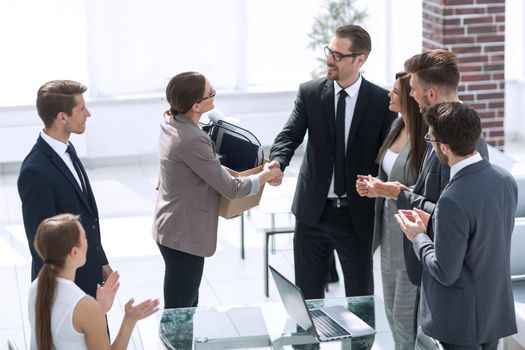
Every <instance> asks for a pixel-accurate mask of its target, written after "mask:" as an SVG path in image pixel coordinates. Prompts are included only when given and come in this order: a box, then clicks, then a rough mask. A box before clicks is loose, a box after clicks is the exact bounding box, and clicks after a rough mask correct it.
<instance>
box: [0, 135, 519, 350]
mask: <svg viewBox="0 0 525 350" xmlns="http://www.w3.org/2000/svg"><path fill="white" fill-rule="evenodd" d="M508 149H509V150H510V151H511V153H510V154H511V155H513V154H515V155H517V156H518V157H520V158H521V161H522V162H523V163H525V146H524V145H523V144H512V145H510V146H509V147H508ZM297 164H298V163H297V160H296V161H295V162H294V163H293V164H292V166H291V167H290V168H289V169H288V170H287V173H286V178H287V181H288V184H287V185H285V186H283V187H282V188H272V187H270V186H267V187H266V188H265V192H264V195H263V202H264V203H265V204H264V205H263V208H262V209H261V208H256V209H254V210H252V211H251V212H250V217H249V218H248V219H247V220H246V228H245V231H246V232H245V237H246V242H245V246H246V258H245V259H244V260H242V259H241V258H240V253H239V252H240V238H239V237H240V223H239V219H232V220H223V219H221V220H220V223H219V243H218V248H217V252H216V253H215V255H214V256H213V257H211V258H208V259H206V264H205V271H204V279H203V281H202V285H201V289H200V305H250V304H257V303H264V302H269V301H278V300H279V299H278V295H277V292H276V290H275V286H274V285H273V282H271V283H270V298H266V297H265V296H264V293H263V248H262V247H263V236H262V234H261V233H260V228H262V227H269V226H270V219H269V216H268V215H267V214H265V213H264V211H263V209H265V208H268V207H270V208H271V207H272V206H273V205H275V206H276V207H280V206H282V205H283V204H282V203H283V202H286V201H288V202H290V200H291V196H292V190H293V181H294V176H296V175H297V168H298V167H297ZM88 173H89V176H90V180H91V183H92V186H93V189H94V192H95V196H96V198H97V203H98V206H99V211H100V217H101V226H102V238H103V244H104V247H105V250H106V253H107V255H108V257H109V260H110V263H111V265H112V267H113V268H114V269H116V270H118V271H119V272H120V274H121V287H120V290H119V292H118V295H117V300H116V302H115V305H114V307H113V309H112V311H111V313H110V315H109V323H110V328H111V333H112V334H116V333H117V329H118V326H119V324H120V321H121V319H122V308H123V305H124V304H125V302H126V301H127V300H128V299H129V298H131V297H134V298H135V300H137V301H140V300H142V299H145V298H152V297H153V298H159V299H160V300H161V301H162V279H163V268H164V266H163V262H162V259H161V257H160V254H159V252H158V250H157V247H156V246H155V244H154V242H153V239H152V238H151V224H152V211H153V207H154V199H155V195H156V194H155V190H154V186H155V184H156V179H157V165H156V164H155V163H137V164H130V165H125V166H123V165H120V166H104V167H98V168H97V167H95V168H92V169H88ZM0 175H1V176H0V281H1V282H2V286H1V287H0V348H3V346H5V344H6V341H7V339H8V338H11V339H14V340H15V341H16V343H17V344H18V346H19V347H20V348H21V349H26V348H28V341H29V335H28V326H29V325H28V321H27V305H26V304H27V290H28V286H29V282H30V281H29V279H30V277H29V276H30V272H29V263H30V258H29V252H28V249H27V241H26V238H25V233H24V229H23V225H22V215H21V210H20V200H19V197H18V193H17V189H16V179H17V174H16V172H9V173H2V174H0ZM283 192H284V193H283ZM265 210H267V209H265ZM277 220H278V222H277V224H278V225H287V224H288V220H291V218H290V217H288V216H287V215H280V216H278V217H277ZM276 238H277V240H276V247H277V252H276V254H274V255H271V256H270V262H271V264H272V265H275V266H277V267H278V269H279V270H281V271H283V272H284V273H285V275H287V276H289V277H292V276H293V265H292V264H293V256H292V251H291V235H280V236H277V237H276ZM375 261H376V262H378V259H377V256H376V259H375ZM375 271H377V272H378V271H379V263H376V264H375ZM377 272H376V273H375V276H379V273H377ZM376 293H377V294H378V295H381V294H382V292H381V283H380V280H378V279H377V278H376ZM343 295H344V289H343V285H342V284H341V283H338V284H332V285H331V286H330V291H329V292H328V296H343ZM142 322H152V321H151V320H150V321H147V320H146V321H142ZM146 328H147V327H142V328H141V323H139V330H142V329H144V331H140V332H139V331H135V334H134V337H133V341H132V342H131V343H130V346H129V348H130V349H142V346H141V345H140V344H141V342H144V343H151V341H152V339H147V338H154V337H156V334H155V333H148V332H147V331H146Z"/></svg>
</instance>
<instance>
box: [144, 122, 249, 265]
mask: <svg viewBox="0 0 525 350" xmlns="http://www.w3.org/2000/svg"><path fill="white" fill-rule="evenodd" d="M159 156H160V179H159V188H158V190H159V192H158V195H157V202H156V205H155V215H154V222H153V237H154V239H155V241H156V242H157V243H159V244H161V245H163V246H166V247H168V248H171V249H175V250H179V251H182V252H185V253H189V254H193V255H197V256H202V257H207V256H211V255H213V253H215V250H216V248H217V224H218V221H219V200H220V195H221V194H222V195H225V196H227V197H229V198H237V197H243V196H246V195H248V194H249V193H250V190H251V181H250V180H249V179H248V178H247V177H240V178H234V177H233V176H231V175H230V174H229V173H228V171H226V169H225V168H224V167H223V166H222V165H221V164H220V162H219V160H218V159H217V157H216V155H215V152H214V150H213V145H212V141H211V140H210V138H209V136H208V135H207V134H206V133H205V132H204V131H202V130H201V129H200V128H199V127H197V126H196V125H195V124H193V122H192V121H191V119H190V118H189V117H187V116H184V115H179V116H176V117H171V118H168V117H163V118H162V121H161V124H160V152H159Z"/></svg>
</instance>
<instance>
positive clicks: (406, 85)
mask: <svg viewBox="0 0 525 350" xmlns="http://www.w3.org/2000/svg"><path fill="white" fill-rule="evenodd" d="M396 80H399V83H400V86H401V89H400V91H399V98H400V101H401V114H403V115H405V116H406V118H407V120H408V134H409V135H410V152H409V154H408V160H409V162H410V166H411V167H412V169H413V170H414V172H415V173H416V174H417V175H419V173H420V172H421V167H422V165H423V158H424V156H425V151H426V141H425V134H426V133H427V129H428V127H427V125H426V123H425V120H424V118H423V116H422V115H421V112H420V111H419V105H418V104H417V102H416V100H414V99H413V98H412V97H411V96H410V74H408V73H407V72H404V71H403V72H399V73H397V74H396ZM403 127H405V123H404V121H403V120H400V121H398V122H394V123H393V124H392V130H391V131H390V133H389V134H388V136H387V137H386V139H385V141H384V142H383V145H382V146H381V148H380V149H379V154H378V155H377V159H376V162H377V163H379V162H380V161H381V158H383V155H384V154H385V152H386V150H387V148H388V147H390V145H391V144H392V142H394V140H395V139H396V137H397V135H398V134H399V132H400V131H401V130H402V129H403Z"/></svg>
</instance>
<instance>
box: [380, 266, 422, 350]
mask: <svg viewBox="0 0 525 350" xmlns="http://www.w3.org/2000/svg"><path fill="white" fill-rule="evenodd" d="M381 263H382V264H381V276H382V280H383V299H384V301H385V309H386V314H387V318H388V323H389V324H390V329H391V330H392V334H393V336H394V343H395V345H396V350H412V349H414V342H415V334H414V309H415V304H416V291H417V287H416V286H414V285H413V284H412V283H411V282H410V281H409V279H408V275H407V272H406V271H405V270H390V269H388V266H385V267H383V266H384V264H383V262H381Z"/></svg>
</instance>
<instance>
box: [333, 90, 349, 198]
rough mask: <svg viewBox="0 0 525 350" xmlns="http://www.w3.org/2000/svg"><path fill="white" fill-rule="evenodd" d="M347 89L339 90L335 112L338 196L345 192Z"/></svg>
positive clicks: (335, 172)
mask: <svg viewBox="0 0 525 350" xmlns="http://www.w3.org/2000/svg"><path fill="white" fill-rule="evenodd" d="M346 96H348V94H347V93H346V91H345V90H341V91H340V92H339V99H338V100H337V112H336V114H335V167H334V192H335V194H336V195H337V196H338V197H341V196H342V195H344V194H345V192H346V189H345V187H346V186H345V153H346V152H345V114H346V101H345V99H346Z"/></svg>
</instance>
